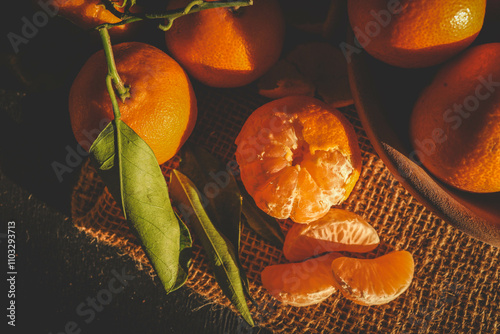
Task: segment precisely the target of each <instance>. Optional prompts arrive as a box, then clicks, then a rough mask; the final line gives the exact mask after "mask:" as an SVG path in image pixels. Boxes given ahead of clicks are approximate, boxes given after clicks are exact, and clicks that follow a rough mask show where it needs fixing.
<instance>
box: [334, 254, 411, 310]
mask: <svg viewBox="0 0 500 334" xmlns="http://www.w3.org/2000/svg"><path fill="white" fill-rule="evenodd" d="M414 267H415V264H414V262H413V256H412V255H411V254H410V253H409V252H407V251H395V252H392V253H389V254H386V255H383V256H381V257H378V258H375V259H355V258H347V257H340V258H337V259H335V260H333V262H332V266H331V269H332V273H333V277H334V281H335V286H336V287H337V288H338V289H339V291H340V292H341V293H342V295H344V297H346V298H347V299H350V300H352V301H354V302H355V303H357V304H360V305H366V306H369V305H381V304H386V303H388V302H390V301H392V300H394V299H396V298H397V297H398V296H400V295H401V294H402V293H403V292H405V291H406V289H408V287H409V286H410V284H411V281H412V279H413V273H414V270H415V269H414Z"/></svg>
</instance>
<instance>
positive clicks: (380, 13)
mask: <svg viewBox="0 0 500 334" xmlns="http://www.w3.org/2000/svg"><path fill="white" fill-rule="evenodd" d="M485 8H486V0H468V1H459V0H448V1H441V0H401V1H387V0H349V1H348V12H349V21H350V23H351V26H352V28H353V30H354V33H355V35H356V37H357V38H358V40H359V42H360V44H361V46H362V47H363V48H364V49H365V50H366V51H367V52H368V53H369V54H371V55H372V56H373V57H375V58H377V59H379V60H382V61H384V62H386V63H388V64H391V65H394V66H399V67H406V68H412V67H426V66H432V65H436V64H439V63H442V62H444V61H445V60H447V59H449V58H450V57H452V56H453V55H455V54H457V53H459V52H460V51H462V50H463V49H465V48H466V47H467V46H469V45H470V44H471V43H472V41H473V40H474V39H475V38H476V36H477V35H478V34H479V31H480V30H481V28H482V26H483V21H484V16H485Z"/></svg>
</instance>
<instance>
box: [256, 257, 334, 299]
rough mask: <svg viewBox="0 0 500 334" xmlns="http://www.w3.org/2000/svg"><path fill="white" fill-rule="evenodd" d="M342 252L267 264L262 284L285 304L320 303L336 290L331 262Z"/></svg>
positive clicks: (262, 275) (262, 276) (263, 272)
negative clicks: (300, 260)
mask: <svg viewBox="0 0 500 334" xmlns="http://www.w3.org/2000/svg"><path fill="white" fill-rule="evenodd" d="M340 256H341V255H340V254H339V253H328V254H326V255H323V256H320V257H318V258H314V259H309V260H307V261H304V262H299V263H286V264H278V265H274V266H267V267H266V268H264V270H263V271H262V273H261V281H262V286H263V287H264V288H265V289H266V290H267V291H269V293H270V294H271V295H272V296H273V297H274V298H276V299H278V300H279V301H281V302H282V303H284V304H288V305H292V306H308V305H312V304H317V303H320V302H322V301H323V300H325V299H326V298H328V297H330V296H331V295H332V294H333V293H334V292H335V291H336V288H335V281H334V280H333V276H332V272H331V264H332V261H333V260H334V259H336V258H338V257H340Z"/></svg>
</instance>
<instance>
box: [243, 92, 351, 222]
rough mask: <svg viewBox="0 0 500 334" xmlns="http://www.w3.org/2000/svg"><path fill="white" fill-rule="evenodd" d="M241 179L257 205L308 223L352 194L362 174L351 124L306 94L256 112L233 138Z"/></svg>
mask: <svg viewBox="0 0 500 334" xmlns="http://www.w3.org/2000/svg"><path fill="white" fill-rule="evenodd" d="M236 145H237V146H238V149H237V151H236V161H237V162H238V164H239V166H240V172H241V174H240V175H241V180H242V182H243V184H244V185H245V188H246V190H247V191H248V193H249V194H250V195H251V196H252V197H253V199H254V200H255V203H256V204H257V206H258V207H259V208H260V209H261V210H263V211H264V212H266V213H267V214H269V215H270V216H273V217H275V218H278V219H286V218H291V219H292V220H293V221H294V222H296V223H309V222H311V221H314V220H316V219H319V218H320V217H322V216H324V215H325V214H326V213H327V212H328V210H329V209H330V207H331V206H332V205H338V204H340V203H341V202H343V201H344V200H345V199H346V198H347V197H348V196H349V194H350V193H351V191H352V189H353V188H354V185H355V184H356V181H357V180H358V178H359V174H360V171H361V151H360V149H359V146H358V139H357V136H356V133H355V132H354V129H353V127H352V125H351V124H350V123H349V121H348V120H347V119H346V118H345V117H344V116H343V115H342V114H341V113H340V111H338V110H337V109H335V108H332V107H331V106H329V105H327V104H326V103H324V102H322V101H320V100H318V99H315V98H312V97H308V96H290V97H285V98H281V99H278V100H274V101H271V102H269V103H267V104H265V105H263V106H261V107H260V108H258V109H257V110H255V111H254V112H253V113H252V114H251V115H250V117H248V119H247V121H246V122H245V124H244V125H243V128H242V129H241V131H240V133H239V135H238V137H237V138H236Z"/></svg>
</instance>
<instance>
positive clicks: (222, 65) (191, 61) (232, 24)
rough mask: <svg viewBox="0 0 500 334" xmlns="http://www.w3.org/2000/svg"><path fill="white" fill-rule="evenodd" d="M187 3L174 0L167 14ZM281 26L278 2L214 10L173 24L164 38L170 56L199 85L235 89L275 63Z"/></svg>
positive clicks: (257, 0) (281, 37)
mask: <svg viewBox="0 0 500 334" xmlns="http://www.w3.org/2000/svg"><path fill="white" fill-rule="evenodd" d="M188 3H189V0H173V1H170V2H169V4H168V9H177V8H184V7H186V5H187V4H188ZM284 33H285V24H284V18H283V14H282V12H281V8H280V6H279V4H278V1H276V0H255V1H254V4H253V5H252V6H248V7H240V8H239V9H234V8H213V9H207V10H203V11H200V12H197V13H193V14H189V15H186V16H183V17H180V18H178V19H176V20H175V22H174V24H173V26H172V28H170V30H168V31H167V32H166V33H165V41H166V43H167V47H168V49H169V50H170V52H171V53H172V55H173V57H174V58H175V59H176V60H177V61H178V62H179V63H180V64H181V65H182V67H183V68H185V69H186V71H187V72H188V73H189V74H190V75H192V76H193V77H194V78H196V79H197V80H199V81H201V82H202V83H204V84H206V85H208V86H212V87H238V86H244V85H246V84H249V83H250V82H252V81H254V80H255V79H257V78H259V77H260V76H261V75H263V74H264V73H265V72H266V71H267V70H268V69H269V68H271V66H272V65H273V64H274V63H275V62H276V61H277V60H278V58H279V56H280V54H281V49H282V46H283V40H284Z"/></svg>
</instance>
